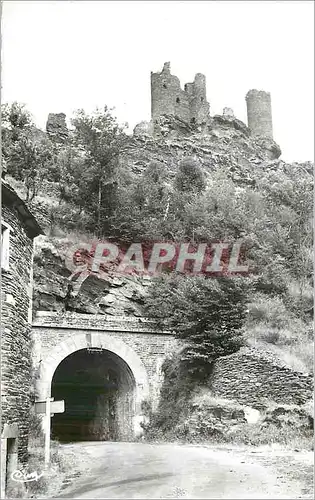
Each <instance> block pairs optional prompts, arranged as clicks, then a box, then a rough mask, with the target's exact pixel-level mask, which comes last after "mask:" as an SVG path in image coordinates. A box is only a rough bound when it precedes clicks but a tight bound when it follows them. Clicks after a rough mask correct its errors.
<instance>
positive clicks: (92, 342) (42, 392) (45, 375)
mask: <svg viewBox="0 0 315 500" xmlns="http://www.w3.org/2000/svg"><path fill="white" fill-rule="evenodd" d="M91 347H92V348H101V349H104V350H107V351H110V352H112V353H114V354H116V355H117V356H118V357H119V358H121V359H122V360H123V361H124V362H125V363H126V364H127V365H128V367H129V368H130V370H131V372H132V375H133V377H134V380H135V392H134V402H135V404H134V417H133V429H134V435H135V436H137V435H139V434H141V432H142V427H141V425H140V424H141V422H143V421H144V416H143V415H142V403H143V402H144V401H145V400H147V399H149V396H150V388H149V381H148V375H147V372H146V369H145V367H144V364H143V362H142V361H141V359H140V357H139V356H138V354H137V353H136V352H135V351H134V350H133V349H132V348H131V347H129V346H128V345H127V344H126V343H125V342H123V341H122V340H120V339H116V338H113V337H111V336H110V335H108V334H106V333H101V332H95V333H93V332H86V333H82V332H80V333H79V332H78V333H73V334H72V335H71V336H69V337H67V338H66V339H65V340H63V341H62V342H60V343H59V344H57V345H56V346H55V347H54V348H53V349H52V350H51V352H50V354H49V355H48V356H46V357H45V358H44V359H43V360H41V363H40V376H39V380H38V383H37V394H38V398H39V400H44V399H46V398H47V397H50V396H51V383H52V379H53V376H54V373H55V371H56V369H57V367H58V366H59V364H60V363H61V362H62V361H63V360H64V359H65V358H66V357H67V356H69V355H70V354H73V353H74V352H76V351H79V350H81V349H88V348H91Z"/></svg>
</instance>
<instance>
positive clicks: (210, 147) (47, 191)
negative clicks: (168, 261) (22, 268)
mask: <svg viewBox="0 0 315 500" xmlns="http://www.w3.org/2000/svg"><path fill="white" fill-rule="evenodd" d="M61 118H62V120H63V121H64V115H62V116H61ZM60 128H61V129H62V137H64V130H63V128H62V127H60ZM56 130H58V125H55V129H54V133H57V132H56ZM155 130H156V132H155V134H154V136H153V135H152V134H151V133H150V128H149V126H148V124H139V125H137V126H136V127H135V130H134V134H133V135H132V136H130V137H129V138H128V141H127V145H126V147H125V149H124V151H123V153H122V154H121V157H120V162H121V165H122V166H123V168H124V169H126V170H127V171H129V172H131V173H132V174H133V175H134V176H140V175H141V174H142V172H143V171H144V170H145V168H146V167H147V165H148V164H150V162H153V161H155V162H159V163H161V164H164V165H165V167H166V173H167V177H166V179H165V183H168V182H169V181H171V179H172V178H173V177H174V175H175V173H176V171H177V169H178V163H179V161H180V160H182V159H183V158H185V157H187V156H189V157H191V156H192V157H195V158H196V159H198V161H199V163H200V165H201V167H202V169H203V170H204V173H205V174H206V177H207V178H208V180H209V181H211V174H212V173H213V172H215V171H217V170H218V169H224V171H225V173H226V174H227V175H228V176H229V177H230V178H231V179H232V180H233V181H234V182H235V183H236V184H237V185H239V186H240V187H242V186H246V185H249V186H254V185H255V182H256V179H257V178H258V177H259V176H261V175H262V174H263V172H265V171H266V170H275V169H283V170H286V169H287V168H292V166H291V165H287V164H286V163H285V162H283V161H282V160H280V159H279V157H280V155H281V150H280V148H279V146H278V145H277V144H276V143H275V142H274V141H273V140H272V139H270V138H263V137H253V136H251V134H250V131H249V129H248V127H247V126H246V125H245V124H244V123H243V122H241V121H240V120H238V119H236V118H234V117H233V116H224V115H222V116H214V117H213V118H211V122H210V124H208V125H207V126H206V127H205V126H203V127H202V126H197V125H189V124H188V123H186V122H184V121H183V120H180V119H179V118H176V117H173V116H163V117H161V118H160V119H159V120H158V123H157V126H156V129H155ZM301 168H302V166H301ZM304 168H311V166H308V165H305V166H304ZM55 192H56V186H55V185H54V183H52V182H46V183H44V185H43V187H42V189H41V191H40V192H39V195H38V198H37V199H36V200H35V201H34V202H33V203H32V208H33V210H34V211H35V212H36V215H37V217H38V219H39V220H40V221H41V222H42V224H43V225H44V226H45V232H46V235H47V236H46V237H41V238H40V239H39V241H38V243H37V249H36V254H35V258H34V311H36V310H51V311H62V310H64V309H65V308H67V309H68V310H73V311H76V312H83V313H91V314H94V313H95V314H96V313H97V314H113V315H119V314H122V315H130V314H132V315H136V316H137V315H141V309H142V303H143V297H144V295H145V293H146V288H147V284H148V280H147V279H141V278H139V277H137V276H133V277H130V278H125V277H122V278H117V277H116V278H115V279H111V277H110V276H108V279H106V280H105V279H101V280H100V279H97V278H96V277H95V276H91V277H89V278H87V279H86V280H85V281H84V283H83V284H82V286H81V288H80V290H79V291H78V293H77V295H75V296H69V293H68V285H69V279H68V278H69V277H70V275H71V272H70V271H69V270H68V269H67V268H66V267H65V265H64V258H65V255H64V252H65V249H66V248H68V247H69V245H68V243H69V240H71V239H72V243H74V244H75V242H76V241H77V242H78V243H79V241H82V238H83V240H85V239H88V238H89V235H78V234H76V235H74V234H71V235H69V234H67V232H66V231H64V230H62V229H59V230H58V229H56V228H55V229H54V230H53V231H51V221H50V218H49V214H50V213H51V207H53V206H54V203H56V201H55V200H56V196H55V195H54V193H55Z"/></svg>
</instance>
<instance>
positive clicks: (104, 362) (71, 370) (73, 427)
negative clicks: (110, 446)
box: [51, 348, 135, 442]
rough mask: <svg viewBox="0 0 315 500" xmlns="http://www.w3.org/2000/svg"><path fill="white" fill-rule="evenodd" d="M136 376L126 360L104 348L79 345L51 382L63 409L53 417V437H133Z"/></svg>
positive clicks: (117, 438)
mask: <svg viewBox="0 0 315 500" xmlns="http://www.w3.org/2000/svg"><path fill="white" fill-rule="evenodd" d="M134 392H135V380H134V377H133V374H132V372H131V370H130V368H129V366H128V365H127V363H126V362H125V361H124V360H123V359H122V358H120V357H119V356H117V355H116V354H114V353H113V352H111V351H108V350H105V349H95V348H90V349H81V350H79V351H76V352H74V353H73V354H70V355H69V356H67V357H66V358H65V359H64V360H63V361H62V362H61V363H60V364H59V366H58V367H57V369H56V371H55V373H54V376H53V379H52V386H51V396H52V397H53V398H54V400H55V401H58V400H64V401H65V412H64V413H56V414H54V416H53V417H52V438H53V439H57V440H58V441H60V442H73V441H130V440H132V438H133V428H132V421H133V416H134V404H135V403H134Z"/></svg>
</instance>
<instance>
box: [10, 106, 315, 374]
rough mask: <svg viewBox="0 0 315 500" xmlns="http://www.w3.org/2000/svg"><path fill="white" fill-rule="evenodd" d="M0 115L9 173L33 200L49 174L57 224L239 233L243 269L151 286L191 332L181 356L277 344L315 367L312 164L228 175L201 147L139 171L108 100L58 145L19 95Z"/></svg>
mask: <svg viewBox="0 0 315 500" xmlns="http://www.w3.org/2000/svg"><path fill="white" fill-rule="evenodd" d="M2 121H3V126H2V140H3V150H2V154H3V157H4V159H5V162H6V169H7V174H8V175H9V176H11V177H13V178H14V179H16V180H18V181H21V182H22V183H24V185H25V192H26V195H25V197H26V201H28V202H31V201H32V202H34V201H36V197H37V196H38V193H39V189H40V188H41V186H42V184H43V182H44V181H49V182H50V183H51V184H50V185H51V186H53V187H54V193H57V196H55V195H54V197H52V199H53V201H52V206H51V208H50V220H51V224H52V226H53V227H62V228H63V229H65V230H77V231H82V232H85V231H87V232H89V234H90V233H93V234H95V235H96V236H98V237H100V238H102V237H108V236H110V237H113V238H117V239H118V240H123V241H124V242H126V241H127V242H132V241H147V240H150V241H152V240H153V241H156V240H160V241H161V240H162V241H163V240H165V239H168V240H172V241H175V242H188V243H191V244H192V245H197V244H199V243H204V242H206V243H211V242H212V241H218V240H220V241H222V240H223V241H230V242H234V241H236V240H238V241H241V242H242V245H243V247H242V248H243V251H244V252H245V254H246V258H247V260H248V262H249V266H250V273H249V276H248V277H247V278H241V277H237V278H228V277H227V278H226V280H225V281H222V280H221V281H220V280H214V279H205V278H201V277H189V278H185V279H183V277H181V276H177V275H176V273H171V275H169V274H167V275H166V274H165V275H162V277H161V278H160V279H159V280H156V281H154V283H153V286H152V289H151V294H150V297H149V299H148V303H147V314H149V315H150V317H151V318H153V319H155V320H157V321H160V320H161V318H166V319H165V321H164V323H165V326H167V327H169V328H172V329H173V330H174V331H175V332H176V333H177V335H178V336H179V337H181V338H183V339H185V342H186V343H187V349H186V351H185V355H184V354H183V353H182V355H183V362H187V361H188V358H189V360H190V361H191V360H195V361H196V364H197V365H198V366H200V367H201V366H203V368H202V369H201V371H202V370H205V369H206V368H205V366H206V365H207V363H208V362H207V361H206V363H204V361H205V360H207V359H208V360H212V359H213V358H214V357H215V356H217V355H222V354H226V353H228V352H231V350H233V349H237V348H238V346H239V345H240V344H241V343H242V342H243V341H244V340H245V341H247V342H249V343H255V342H262V343H267V344H269V345H272V346H273V348H274V349H275V350H277V349H278V350H281V351H282V353H283V355H285V356H286V357H287V359H288V360H291V361H292V362H293V363H295V366H296V368H298V369H301V370H304V371H309V370H311V366H312V362H311V361H312V360H311V355H310V353H309V349H310V346H311V342H312V317H313V296H312V285H313V283H312V280H313V278H312V204H313V176H312V170H311V168H310V166H309V165H307V164H292V165H287V164H285V163H284V162H278V165H279V167H278V168H271V167H270V165H269V164H268V162H262V164H261V165H259V167H257V166H255V168H254V166H253V171H252V173H251V182H250V183H247V184H242V183H238V182H236V181H235V180H233V179H231V177H229V176H228V175H227V171H226V166H225V165H222V166H221V167H220V165H219V166H217V168H216V169H215V170H213V171H212V172H211V173H210V174H209V172H205V171H204V169H203V168H202V166H201V164H200V161H199V158H197V157H196V156H194V157H191V156H189V157H186V158H184V159H182V160H181V161H179V162H178V169H177V172H176V173H175V175H169V172H168V170H167V166H166V165H165V164H161V163H159V162H158V161H156V160H153V161H152V162H151V163H148V165H147V166H146V168H145V169H144V171H143V173H141V174H140V173H138V174H135V173H134V172H132V171H130V170H128V169H127V168H126V167H125V165H124V164H123V163H122V162H121V161H120V158H121V155H122V153H123V152H124V150H125V147H126V145H127V143H128V136H127V135H126V134H125V132H124V129H123V127H120V126H119V124H118V123H117V121H116V119H115V118H114V117H113V115H112V113H111V110H109V109H108V108H107V107H105V108H104V109H102V110H96V111H95V113H93V114H91V115H88V114H86V113H85V112H84V111H82V110H81V111H78V112H77V113H76V115H75V116H74V118H73V119H72V121H71V129H70V131H69V134H68V136H67V139H66V140H64V141H63V142H57V141H56V140H54V138H53V137H50V136H49V134H46V133H44V132H42V131H40V130H38V129H37V128H36V127H35V125H34V123H33V122H32V119H31V115H30V113H29V112H28V111H27V110H26V109H25V108H24V107H23V106H21V105H19V104H17V103H14V104H13V105H11V106H8V105H4V106H3V110H2ZM47 196H49V193H47ZM170 303H171V305H172V307H170ZM245 304H246V307H245ZM245 310H247V311H248V312H247V313H246V314H244V311H245ZM201 339H202V340H201ZM241 340H242V342H241Z"/></svg>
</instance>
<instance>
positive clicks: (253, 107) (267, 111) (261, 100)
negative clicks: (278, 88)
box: [246, 90, 273, 139]
mask: <svg viewBox="0 0 315 500" xmlns="http://www.w3.org/2000/svg"><path fill="white" fill-rule="evenodd" d="M246 105H247V123H248V127H249V129H250V130H251V132H252V134H253V135H257V136H259V135H260V136H264V137H270V138H271V139H272V138H273V131H272V112H271V97H270V93H269V92H265V91H263V90H250V91H249V92H248V93H247V94H246Z"/></svg>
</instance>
